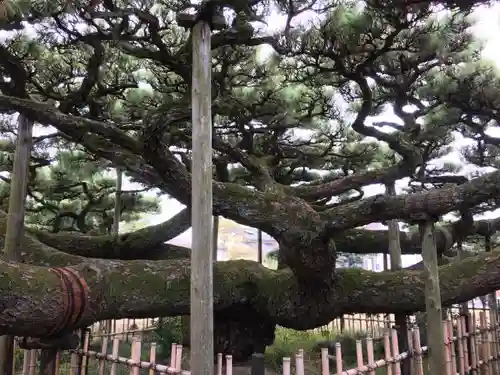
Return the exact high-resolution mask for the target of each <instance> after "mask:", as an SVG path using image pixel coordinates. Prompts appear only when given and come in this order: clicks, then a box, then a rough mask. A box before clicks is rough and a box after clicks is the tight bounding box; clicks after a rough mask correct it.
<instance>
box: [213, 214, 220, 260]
mask: <svg viewBox="0 0 500 375" xmlns="http://www.w3.org/2000/svg"><path fill="white" fill-rule="evenodd" d="M213 231H214V235H213V241H214V244H213V251H214V261H217V253H218V252H219V216H217V215H216V216H214V228H213Z"/></svg>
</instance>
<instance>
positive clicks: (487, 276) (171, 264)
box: [0, 252, 500, 336]
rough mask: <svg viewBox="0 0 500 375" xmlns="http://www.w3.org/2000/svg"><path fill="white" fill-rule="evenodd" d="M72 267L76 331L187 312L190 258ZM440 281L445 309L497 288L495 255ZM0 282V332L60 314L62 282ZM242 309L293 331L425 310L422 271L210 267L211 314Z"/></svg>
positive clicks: (10, 278)
mask: <svg viewBox="0 0 500 375" xmlns="http://www.w3.org/2000/svg"><path fill="white" fill-rule="evenodd" d="M72 269H73V270H74V271H76V272H77V273H78V274H79V275H80V276H81V277H82V278H83V279H84V280H85V281H86V283H87V285H88V287H89V298H88V301H87V308H86V310H85V312H84V314H83V317H82V321H81V322H80V324H79V326H85V325H88V324H90V323H92V322H94V321H98V320H104V319H111V318H127V317H136V318H146V317H157V316H176V315H186V314H189V304H190V299H189V294H190V287H189V283H190V266H189V260H170V261H157V262H152V261H112V262H110V261H95V262H86V263H81V264H78V265H75V266H73V267H72ZM440 280H441V291H442V300H443V304H445V305H450V304H452V303H457V302H464V301H467V300H470V299H471V298H473V297H476V296H479V295H484V294H487V293H489V292H492V291H494V290H497V289H500V252H492V253H485V254H481V255H478V256H475V257H471V258H468V259H465V260H463V261H461V262H459V263H458V262H457V263H452V264H449V265H445V266H442V267H440ZM0 285H2V286H3V287H2V293H1V294H0V306H2V309H0V333H2V334H4V333H8V334H13V335H19V336H23V335H29V336H43V335H45V334H47V332H49V331H50V329H51V328H52V325H53V324H54V319H53V318H54V315H55V314H57V313H58V312H62V311H63V298H62V290H61V285H60V280H59V278H58V277H57V275H56V274H54V273H52V272H50V271H49V269H48V268H46V267H36V266H29V265H25V264H11V263H7V262H3V261H0ZM242 305H245V306H251V307H253V308H254V309H256V310H257V311H259V313H261V314H263V315H266V316H269V318H270V319H272V320H273V321H275V322H276V324H279V325H282V326H285V327H290V328H295V329H310V328H314V327H317V326H320V325H323V324H325V323H328V322H329V321H331V320H332V319H333V318H335V317H337V316H339V315H341V314H344V313H351V312H359V313H363V312H364V313H383V312H399V311H405V312H411V311H417V310H423V309H424V307H425V306H424V281H423V273H422V272H420V271H398V272H381V273H376V272H369V271H363V270H358V269H345V270H339V271H338V273H337V279H336V282H335V285H334V286H333V288H325V289H321V288H317V289H314V288H311V287H310V286H309V285H303V284H301V283H298V282H297V279H296V277H295V276H294V275H293V273H292V272H290V271H289V270H287V269H285V270H280V271H274V270H270V269H267V268H265V267H264V266H262V265H260V264H258V263H256V262H252V261H244V260H238V261H228V262H219V263H216V264H215V267H214V309H215V313H216V314H217V312H219V311H222V310H224V309H231V308H234V307H237V306H242ZM68 328H70V327H68ZM71 328H76V327H71Z"/></svg>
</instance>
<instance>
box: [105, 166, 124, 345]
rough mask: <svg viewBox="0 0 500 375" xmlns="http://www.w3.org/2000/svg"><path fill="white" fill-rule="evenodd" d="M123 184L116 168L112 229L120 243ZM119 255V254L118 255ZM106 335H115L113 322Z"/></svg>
mask: <svg viewBox="0 0 500 375" xmlns="http://www.w3.org/2000/svg"><path fill="white" fill-rule="evenodd" d="M122 183H123V171H122V170H121V169H120V168H116V192H115V208H114V211H113V227H112V229H111V234H112V235H113V236H114V237H115V241H118V236H119V235H120V220H121V212H122V199H121V197H122ZM117 248H118V246H117ZM116 255H119V254H116ZM104 327H105V330H106V335H108V337H111V336H110V335H111V334H112V333H113V332H112V331H113V320H112V319H110V320H107V321H106V322H105V326H104Z"/></svg>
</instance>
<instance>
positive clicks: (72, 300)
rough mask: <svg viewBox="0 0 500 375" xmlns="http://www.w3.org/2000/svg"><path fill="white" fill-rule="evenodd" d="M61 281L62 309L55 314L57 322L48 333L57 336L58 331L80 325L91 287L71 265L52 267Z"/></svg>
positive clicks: (51, 269) (52, 270)
mask: <svg viewBox="0 0 500 375" xmlns="http://www.w3.org/2000/svg"><path fill="white" fill-rule="evenodd" d="M49 271H50V272H53V273H55V274H56V275H57V276H58V277H59V280H60V282H61V290H62V300H63V303H62V309H61V311H59V312H58V313H57V314H55V322H54V325H53V327H52V329H51V330H50V332H49V333H48V334H47V336H48V337H52V336H55V335H56V334H57V333H58V332H62V331H67V330H68V329H71V328H73V327H75V326H77V325H78V323H79V322H80V321H81V319H82V316H83V313H84V312H85V308H86V305H87V299H88V296H89V287H88V285H87V283H86V281H85V280H84V279H83V278H82V277H81V276H80V275H79V274H78V273H77V272H76V271H74V270H72V269H71V268H69V267H61V268H50V269H49Z"/></svg>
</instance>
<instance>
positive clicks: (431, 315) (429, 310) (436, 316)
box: [419, 221, 446, 374]
mask: <svg viewBox="0 0 500 375" xmlns="http://www.w3.org/2000/svg"><path fill="white" fill-rule="evenodd" d="M419 229H420V238H421V240H422V258H423V261H424V262H423V263H424V282H425V312H426V315H427V340H428V343H427V346H428V347H429V374H446V360H445V347H444V343H443V337H444V327H443V320H442V318H443V313H442V306H441V291H440V288H439V270H438V261H437V251H436V241H435V238H434V223H433V222H431V221H425V222H423V223H420V224H419Z"/></svg>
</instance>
